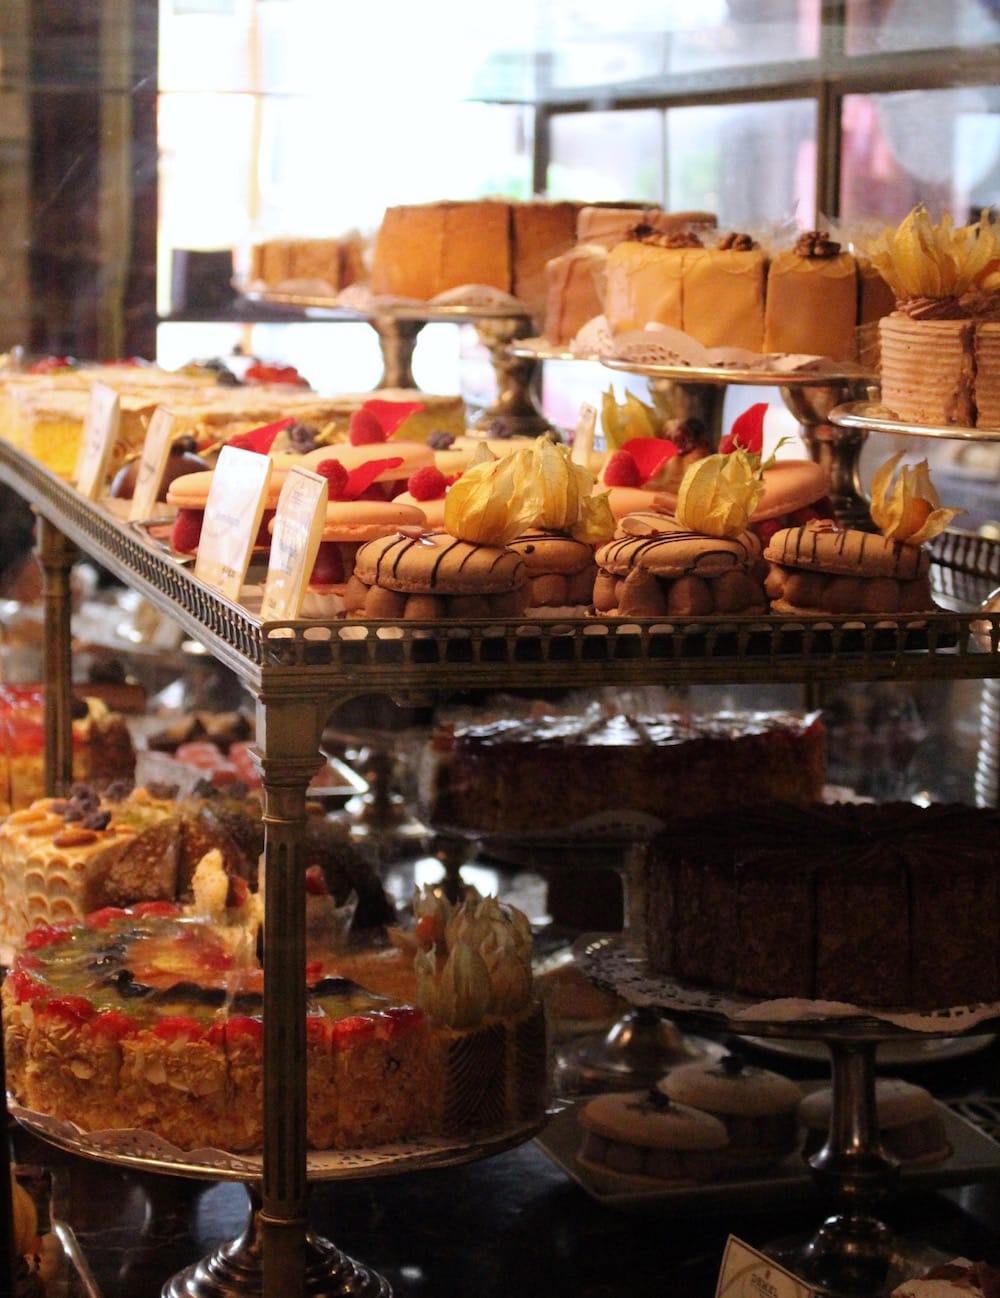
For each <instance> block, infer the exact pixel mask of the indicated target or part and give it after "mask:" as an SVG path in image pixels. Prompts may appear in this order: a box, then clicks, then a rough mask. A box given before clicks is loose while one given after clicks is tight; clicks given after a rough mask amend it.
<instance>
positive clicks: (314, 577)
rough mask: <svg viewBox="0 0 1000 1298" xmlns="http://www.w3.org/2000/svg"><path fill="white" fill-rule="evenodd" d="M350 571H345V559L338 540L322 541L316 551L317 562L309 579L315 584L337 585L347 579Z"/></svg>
mask: <svg viewBox="0 0 1000 1298" xmlns="http://www.w3.org/2000/svg"><path fill="white" fill-rule="evenodd" d="M349 575H350V574H349V573H345V572H344V561H343V559H342V558H341V555H340V546H339V545H338V544H337V542H336V541H321V542H320V544H319V549H318V550H317V551H316V562H315V563H314V564H313V570H312V574H311V575H310V578H309V580H310V581H311V582H312V584H313V585H314V586H335V585H336V584H337V583H338V582H341V581H346V580H347V578H348V576H349Z"/></svg>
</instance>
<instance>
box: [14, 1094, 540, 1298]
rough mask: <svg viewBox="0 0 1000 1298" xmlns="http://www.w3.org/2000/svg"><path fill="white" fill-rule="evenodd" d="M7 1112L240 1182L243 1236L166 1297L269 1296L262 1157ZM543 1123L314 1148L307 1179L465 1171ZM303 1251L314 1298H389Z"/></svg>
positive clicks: (66, 1135)
mask: <svg viewBox="0 0 1000 1298" xmlns="http://www.w3.org/2000/svg"><path fill="white" fill-rule="evenodd" d="M8 1108H9V1110H10V1112H11V1114H12V1115H13V1116H14V1117H15V1118H16V1119H17V1121H18V1122H19V1123H21V1125H22V1126H24V1127H25V1128H26V1129H27V1130H28V1131H30V1132H32V1133H33V1134H34V1135H36V1136H40V1137H41V1138H42V1139H44V1140H47V1141H48V1142H49V1143H50V1144H53V1145H56V1146H58V1147H59V1148H60V1149H64V1150H67V1151H68V1152H70V1153H73V1154H78V1155H81V1156H83V1157H86V1158H92V1159H95V1160H97V1161H98V1162H102V1163H110V1164H113V1165H115V1166H117V1167H126V1168H131V1169H134V1170H136V1171H141V1172H154V1173H170V1174H172V1175H174V1176H183V1177H190V1178H192V1179H195V1180H202V1181H213V1182H215V1181H241V1182H242V1183H243V1184H244V1187H245V1189H246V1191H247V1196H248V1199H249V1216H248V1220H247V1225H246V1228H245V1230H243V1231H242V1232H241V1233H240V1234H239V1235H238V1236H237V1237H236V1238H235V1239H233V1240H229V1241H227V1242H225V1243H223V1244H220V1245H219V1247H218V1248H216V1249H215V1250H214V1251H213V1252H212V1253H210V1254H208V1255H207V1256H206V1257H204V1258H202V1259H201V1260H200V1261H198V1262H195V1263H192V1264H191V1265H190V1266H188V1267H185V1268H184V1269H183V1270H182V1271H179V1272H178V1273H177V1274H176V1275H175V1276H173V1278H172V1279H170V1280H168V1281H167V1283H166V1284H165V1285H164V1286H163V1290H162V1298H258V1296H259V1295H260V1294H261V1293H262V1291H263V1280H262V1269H261V1219H260V1214H261V1192H260V1178H261V1174H262V1163H261V1159H260V1157H259V1156H254V1155H241V1154H230V1153H226V1152H224V1151H221V1150H194V1151H187V1152H185V1151H183V1150H180V1149H178V1148H176V1147H175V1146H173V1145H170V1144H168V1143H167V1142H166V1141H164V1140H161V1139H160V1138H159V1137H157V1136H154V1135H151V1134H150V1133H148V1132H143V1131H103V1132H85V1131H81V1130H80V1128H78V1127H76V1126H74V1125H73V1124H72V1123H68V1122H61V1121H58V1120H56V1119H54V1118H49V1117H47V1116H46V1115H44V1114H40V1113H35V1112H33V1111H31V1110H29V1109H25V1108H22V1107H21V1106H20V1105H18V1104H16V1103H15V1102H14V1101H12V1100H9V1101H8ZM543 1125H544V1122H543V1121H538V1122H531V1123H522V1124H520V1125H517V1126H510V1127H506V1128H502V1129H497V1130H490V1131H480V1132H473V1133H470V1134H469V1135H468V1136H467V1137H463V1138H444V1137H441V1138H434V1137H424V1138H422V1139H417V1140H413V1141H409V1142H406V1143H399V1144H393V1145H384V1146H378V1147H376V1148H373V1149H358V1150H329V1151H317V1152H311V1153H309V1154H308V1155H307V1162H306V1175H307V1178H308V1179H309V1180H310V1181H346V1180H360V1179H364V1178H370V1177H380V1176H392V1175H400V1174H402V1173H405V1172H415V1171H424V1170H426V1169H429V1168H439V1167H453V1166H458V1165H460V1164H463V1163H471V1162H476V1161H477V1160H479V1159H482V1158H489V1157H491V1156H492V1155H494V1154H500V1153H503V1152H504V1151H505V1150H508V1149H513V1148H514V1147H515V1146H517V1145H520V1144H523V1143H524V1142H525V1141H528V1140H531V1139H532V1137H534V1136H535V1135H537V1134H538V1132H539V1131H540V1130H541V1128H542V1126H543ZM305 1250H306V1256H305V1268H304V1269H305V1289H304V1293H305V1295H307V1298H391V1294H392V1289H391V1287H390V1285H389V1283H388V1281H387V1280H386V1279H385V1278H384V1277H383V1276H381V1275H380V1274H379V1273H378V1272H377V1271H374V1270H372V1269H371V1268H370V1267H368V1266H366V1265H365V1264H364V1263H362V1262H359V1261H356V1260H355V1259H354V1258H352V1257H349V1256H348V1255H347V1254H346V1253H344V1252H342V1251H341V1250H340V1249H339V1248H337V1246H336V1245H335V1244H333V1243H332V1242H331V1241H330V1240H328V1239H326V1238H324V1237H323V1236H321V1235H317V1234H315V1233H313V1232H311V1231H310V1232H307V1234H306V1240H305Z"/></svg>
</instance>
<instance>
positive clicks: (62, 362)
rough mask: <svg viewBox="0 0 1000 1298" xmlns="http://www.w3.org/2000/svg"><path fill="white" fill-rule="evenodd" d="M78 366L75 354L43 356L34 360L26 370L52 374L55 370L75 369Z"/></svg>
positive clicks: (34, 372) (32, 372)
mask: <svg viewBox="0 0 1000 1298" xmlns="http://www.w3.org/2000/svg"><path fill="white" fill-rule="evenodd" d="M76 367H77V362H76V358H75V357H73V356H43V357H42V358H41V359H40V360H37V361H32V363H31V364H30V365H29V366H28V369H27V371H26V372H27V373H28V374H51V373H52V371H53V370H75V369H76Z"/></svg>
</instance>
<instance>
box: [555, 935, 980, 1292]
mask: <svg viewBox="0 0 1000 1298" xmlns="http://www.w3.org/2000/svg"><path fill="white" fill-rule="evenodd" d="M577 957H578V959H579V961H580V965H581V968H582V969H583V972H584V973H585V974H586V975H587V976H588V977H589V978H591V979H592V980H593V981H594V982H595V983H597V984H598V985H599V986H603V987H606V988H608V989H610V990H613V991H615V992H616V993H617V994H618V995H619V996H622V997H624V998H625V999H626V1000H627V1001H629V1002H630V1003H632V1004H634V1005H653V1006H657V1007H659V1008H660V1009H662V1010H664V1011H665V1012H667V1013H669V1014H671V1015H672V1016H674V1017H675V1018H677V1019H678V1021H680V1022H690V1023H692V1024H697V1025H700V1026H701V1027H702V1029H703V1030H714V1031H717V1032H724V1033H727V1034H729V1035H731V1036H741V1035H752V1036H755V1037H775V1038H786V1039H788V1038H798V1039H800V1040H802V1039H807V1040H813V1041H822V1042H824V1043H825V1045H826V1047H827V1049H828V1051H829V1054H830V1063H831V1070H832V1092H833V1099H832V1111H831V1116H830V1129H829V1132H828V1134H827V1140H826V1143H825V1145H824V1146H823V1148H822V1149H820V1150H819V1151H818V1152H817V1153H816V1154H814V1155H813V1156H812V1157H811V1158H810V1160H809V1165H810V1167H811V1169H812V1174H813V1177H814V1179H815V1183H816V1185H817V1188H818V1189H819V1190H820V1192H821V1193H822V1194H823V1196H824V1198H825V1199H826V1200H827V1201H828V1202H829V1204H830V1205H831V1208H832V1211H831V1214H830V1215H829V1216H828V1217H827V1218H826V1219H825V1220H824V1221H823V1222H822V1224H821V1225H820V1226H819V1227H818V1229H817V1230H816V1231H815V1232H814V1233H813V1234H811V1235H808V1236H806V1237H804V1238H794V1239H781V1240H775V1241H773V1242H772V1243H771V1244H769V1245H765V1246H764V1252H765V1253H767V1254H768V1255H769V1256H770V1257H773V1258H774V1260H775V1261H777V1262H780V1263H781V1264H782V1265H783V1266H785V1267H786V1268H787V1269H788V1270H790V1271H792V1272H793V1273H794V1274H795V1275H797V1276H799V1277H800V1278H801V1279H803V1280H804V1281H806V1282H807V1283H808V1284H809V1285H810V1286H811V1287H812V1288H813V1289H814V1290H815V1292H816V1293H817V1294H819V1295H822V1296H823V1298H881V1295H883V1294H885V1293H886V1292H888V1290H889V1289H891V1288H892V1287H893V1286H894V1285H896V1284H898V1283H900V1282H901V1281H902V1280H904V1279H909V1278H910V1277H912V1276H914V1275H917V1274H919V1273H920V1272H922V1271H923V1270H924V1269H925V1268H926V1267H927V1266H928V1265H930V1264H931V1263H932V1262H934V1261H940V1260H942V1259H941V1257H940V1256H939V1255H938V1254H936V1253H935V1252H934V1250H933V1249H931V1248H930V1247H929V1246H927V1245H925V1244H922V1243H921V1242H920V1241H913V1240H907V1239H904V1238H901V1237H899V1236H897V1235H895V1234H894V1232H893V1231H891V1230H890V1228H889V1227H888V1226H887V1225H886V1224H885V1223H884V1222H882V1221H881V1220H880V1219H879V1217H878V1216H877V1211H878V1208H879V1205H880V1204H883V1203H885V1202H886V1201H887V1200H888V1199H890V1198H891V1196H892V1194H893V1193H894V1191H895V1188H896V1184H897V1181H898V1177H899V1164H898V1162H897V1161H896V1160H895V1159H894V1158H893V1157H892V1156H891V1155H889V1154H888V1153H887V1152H886V1151H885V1149H884V1148H883V1147H882V1144H881V1141H880V1139H879V1132H878V1121H877V1111H876V1104H875V1051H876V1049H877V1047H878V1044H879V1042H881V1041H889V1040H893V1039H895V1038H898V1037H900V1036H912V1035H913V1034H915V1033H917V1032H919V1033H921V1034H926V1035H928V1036H956V1035H964V1034H966V1033H972V1032H984V1031H987V1030H989V1029H990V1028H991V1027H993V1028H995V1027H996V1026H997V1023H998V1022H1000V1004H993V1005H977V1006H968V1007H959V1008H953V1009H942V1010H935V1011H931V1012H926V1013H919V1014H918V1013H913V1014H909V1013H906V1012H899V1013H895V1012H893V1013H890V1012H885V1013H884V1014H883V1013H882V1012H881V1011H878V1012H876V1011H869V1010H864V1011H862V1010H855V1009H853V1008H852V1007H851V1006H847V1005H840V1004H828V1003H824V1002H818V1001H794V1002H793V1001H769V1002H763V1003H755V1002H753V1001H749V1000H740V999H737V998H734V997H729V996H723V995H721V994H718V993H713V992H709V991H704V990H698V989H694V988H690V987H685V986H683V985H681V984H678V983H675V982H672V981H670V980H669V979H666V978H657V977H656V976H654V975H650V974H649V973H647V971H646V966H645V961H644V959H643V957H642V955H641V954H637V953H636V952H635V951H634V950H630V949H628V947H627V945H626V944H625V943H623V942H622V941H621V940H620V939H618V938H615V937H606V936H596V937H590V938H586V937H585V938H581V939H580V941H579V943H578V944H577Z"/></svg>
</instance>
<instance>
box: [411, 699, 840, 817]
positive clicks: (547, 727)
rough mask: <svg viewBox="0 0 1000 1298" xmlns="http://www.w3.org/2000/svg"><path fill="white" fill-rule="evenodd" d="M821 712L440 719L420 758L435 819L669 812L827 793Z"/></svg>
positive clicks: (718, 808)
mask: <svg viewBox="0 0 1000 1298" xmlns="http://www.w3.org/2000/svg"><path fill="white" fill-rule="evenodd" d="M824 739H825V735H824V730H823V726H822V722H821V721H820V719H819V717H818V715H815V714H810V715H793V714H790V713H783V712H719V713H715V714H712V715H706V716H698V715H695V714H692V713H680V712H678V713H672V714H671V713H661V714H658V715H650V716H608V715H606V714H604V713H603V712H601V711H587V712H584V713H583V714H573V715H569V716H565V715H550V716H541V717H538V716H536V717H532V718H508V719H500V720H496V721H491V722H488V723H485V724H473V725H468V726H459V727H448V726H442V727H441V728H440V729H439V730H438V731H437V733H436V734H435V736H434V737H433V739H432V742H431V747H430V751H429V753H428V754H427V758H426V760H425V763H424V770H423V785H424V787H423V801H424V803H425V805H426V806H427V808H428V815H429V817H430V822H431V824H433V825H434V826H435V827H440V828H448V827H451V828H457V829H462V830H468V831H475V832H479V833H484V834H491V833H492V834H518V833H527V834H537V833H542V832H545V831H549V830H558V829H571V828H573V827H574V826H577V825H580V824H581V823H583V822H586V821H588V820H590V819H591V818H593V817H598V818H601V817H606V816H620V815H622V814H624V815H625V816H626V817H627V816H630V815H631V816H648V817H652V818H654V819H656V820H663V821H665V820H668V819H669V818H670V817H673V816H677V815H680V814H683V813H684V812H685V811H686V810H688V809H690V808H692V807H698V808H699V809H701V810H702V811H705V812H707V811H713V812H718V811H722V810H725V809H727V808H734V807H750V806H754V805H755V804H756V803H758V802H761V801H771V800H774V799H782V800H786V801H788V802H791V803H795V802H811V801H813V800H814V799H817V798H820V797H822V793H823V781H824V775H825V752H824Z"/></svg>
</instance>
